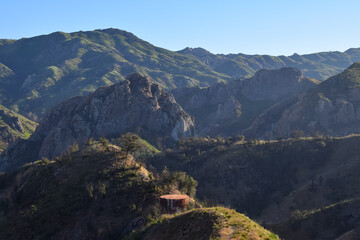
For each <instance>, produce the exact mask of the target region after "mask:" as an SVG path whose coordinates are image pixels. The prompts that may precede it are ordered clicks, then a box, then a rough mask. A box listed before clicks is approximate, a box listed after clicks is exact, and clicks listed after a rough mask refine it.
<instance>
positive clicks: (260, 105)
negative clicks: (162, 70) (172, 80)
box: [173, 68, 318, 136]
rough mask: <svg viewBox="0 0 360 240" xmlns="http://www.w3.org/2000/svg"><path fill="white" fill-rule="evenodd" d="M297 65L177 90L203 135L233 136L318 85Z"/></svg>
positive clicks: (174, 92)
mask: <svg viewBox="0 0 360 240" xmlns="http://www.w3.org/2000/svg"><path fill="white" fill-rule="evenodd" d="M317 84H318V81H317V80H314V79H310V78H306V77H304V76H303V75H302V73H301V71H299V70H297V69H295V68H281V69H279V70H265V69H262V70H259V71H258V72H257V73H256V74H255V76H254V77H252V78H249V79H245V80H243V81H232V82H229V83H227V84H224V83H220V84H217V85H215V86H213V87H209V88H205V89H199V88H183V89H175V90H174V91H173V94H174V96H175V98H176V99H177V101H178V102H179V103H180V104H181V106H182V107H183V108H184V109H185V110H186V111H188V112H189V113H190V114H192V115H193V116H195V118H196V121H197V123H198V127H199V130H200V134H202V135H212V136H215V135H218V134H219V135H234V134H237V133H239V132H240V131H241V130H243V129H245V128H247V127H249V126H250V123H251V122H252V121H253V120H254V118H255V117H256V116H258V115H259V114H261V113H262V112H263V111H264V110H265V109H266V108H268V107H269V106H271V105H272V104H275V103H277V102H279V101H282V100H284V99H286V98H289V97H292V96H296V95H297V94H299V93H301V92H304V91H306V90H307V89H309V88H311V87H313V86H316V85H317Z"/></svg>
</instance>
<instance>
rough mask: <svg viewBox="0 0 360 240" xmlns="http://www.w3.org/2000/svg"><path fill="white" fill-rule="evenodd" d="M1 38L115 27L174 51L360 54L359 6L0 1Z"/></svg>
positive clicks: (344, 2)
mask: <svg viewBox="0 0 360 240" xmlns="http://www.w3.org/2000/svg"><path fill="white" fill-rule="evenodd" d="M0 3H1V4H0V38H6V39H19V38H22V37H32V36H37V35H42V34H49V33H52V32H55V31H63V32H75V31H80V30H82V31H87V30H95V29H104V28H110V27H112V28H119V29H121V30H126V31H129V32H132V33H133V34H135V35H136V36H138V37H139V38H141V39H143V40H145V41H147V42H150V43H151V44H153V45H156V46H159V47H162V48H166V49H169V50H173V51H177V50H181V49H183V48H185V47H202V48H205V49H207V50H209V51H210V52H213V53H224V54H228V53H246V54H269V55H292V54H293V53H298V54H306V53H314V52H320V51H345V50H347V49H348V48H352V47H360V31H359V23H360V14H359V10H360V1H359V0H302V1H298V0H286V1H285V0H217V1H215V0H192V1H189V0H132V1H130V0H129V1H123V0H117V1H116V0H101V1H100V0H97V1H95V0H71V1H70V0H31V1H29V0H0Z"/></svg>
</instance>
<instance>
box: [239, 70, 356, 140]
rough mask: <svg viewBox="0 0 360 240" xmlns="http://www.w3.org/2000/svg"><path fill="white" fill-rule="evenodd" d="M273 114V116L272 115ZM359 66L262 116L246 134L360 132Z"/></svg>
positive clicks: (279, 134)
mask: <svg viewBox="0 0 360 240" xmlns="http://www.w3.org/2000/svg"><path fill="white" fill-rule="evenodd" d="M270 115H271V116H270ZM359 120H360V63H354V64H353V65H351V66H350V67H349V68H348V69H346V70H345V71H344V72H342V73H339V74H337V75H335V76H333V77H330V78H329V79H327V80H326V81H323V82H322V83H321V84H319V85H318V86H316V87H314V88H312V89H310V90H309V91H307V92H306V93H304V94H302V95H300V96H299V97H298V98H297V99H294V100H293V101H292V102H291V103H289V104H288V105H287V106H286V107H281V106H280V105H278V110H274V109H271V110H270V111H268V112H266V113H265V114H262V115H260V116H259V117H258V118H257V119H255V121H254V122H253V124H252V126H251V127H250V128H249V129H247V130H246V131H245V134H246V135H249V136H253V137H265V138H276V137H288V136H290V135H291V133H293V132H295V131H302V132H304V134H305V135H314V134H325V135H331V136H345V135H348V134H352V133H360V125H359Z"/></svg>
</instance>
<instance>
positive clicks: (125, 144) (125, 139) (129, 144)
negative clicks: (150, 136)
mask: <svg viewBox="0 0 360 240" xmlns="http://www.w3.org/2000/svg"><path fill="white" fill-rule="evenodd" d="M139 139H140V137H139V136H138V135H136V134H134V133H126V134H124V135H122V136H121V138H120V147H121V149H122V150H123V151H124V152H125V154H126V156H128V154H129V153H131V152H134V151H135V150H136V149H137V148H139V147H140V144H139V142H138V140H139Z"/></svg>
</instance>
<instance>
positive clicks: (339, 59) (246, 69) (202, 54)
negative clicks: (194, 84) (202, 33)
mask: <svg viewBox="0 0 360 240" xmlns="http://www.w3.org/2000/svg"><path fill="white" fill-rule="evenodd" d="M178 53H181V54H184V55H187V56H190V57H193V58H195V59H199V60H200V61H202V62H203V63H205V64H206V65H208V66H210V67H211V68H212V69H214V70H215V71H217V72H219V73H223V74H226V75H228V76H231V77H234V78H242V77H249V76H252V75H254V74H255V72H256V71H258V70H259V69H262V68H266V69H278V68H281V67H294V68H297V69H299V70H301V71H302V72H303V73H304V75H305V76H307V77H310V78H315V79H320V80H324V79H327V78H328V77H331V76H333V75H335V74H337V73H339V72H341V71H343V70H344V69H345V68H347V67H349V66H350V65H351V64H353V63H354V62H357V61H360V48H350V49H348V50H347V51H345V52H339V51H335V52H320V53H313V54H304V55H299V54H296V53H294V54H293V55H292V56H270V55H247V54H242V53H239V54H227V55H225V54H212V53H210V52H209V51H207V50H205V49H203V48H185V49H183V50H181V51H178Z"/></svg>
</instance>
